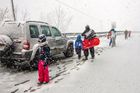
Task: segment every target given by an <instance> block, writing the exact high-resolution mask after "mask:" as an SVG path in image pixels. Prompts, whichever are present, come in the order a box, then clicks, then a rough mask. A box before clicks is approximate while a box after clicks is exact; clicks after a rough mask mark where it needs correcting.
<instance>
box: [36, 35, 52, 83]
mask: <svg viewBox="0 0 140 93" xmlns="http://www.w3.org/2000/svg"><path fill="white" fill-rule="evenodd" d="M38 41H39V43H40V45H41V46H39V48H38V51H37V52H38V54H39V60H38V81H39V82H38V84H42V83H48V82H49V70H48V62H49V61H50V47H49V46H48V45H47V43H45V42H46V36H45V35H44V34H42V35H40V36H39V40H38Z"/></svg>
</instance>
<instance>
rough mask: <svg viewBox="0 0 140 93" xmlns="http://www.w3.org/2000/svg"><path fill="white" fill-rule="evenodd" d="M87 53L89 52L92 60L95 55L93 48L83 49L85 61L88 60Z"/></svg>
mask: <svg viewBox="0 0 140 93" xmlns="http://www.w3.org/2000/svg"><path fill="white" fill-rule="evenodd" d="M89 51H90V55H91V57H92V58H94V56H95V54H94V52H95V51H94V47H92V48H89V49H84V55H85V59H86V60H87V59H88V55H89Z"/></svg>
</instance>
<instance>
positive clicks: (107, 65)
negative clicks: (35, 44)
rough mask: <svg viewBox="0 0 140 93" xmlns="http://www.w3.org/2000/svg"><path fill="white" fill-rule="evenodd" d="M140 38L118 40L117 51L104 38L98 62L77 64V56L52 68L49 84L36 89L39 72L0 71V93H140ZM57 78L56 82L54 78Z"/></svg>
mask: <svg viewBox="0 0 140 93" xmlns="http://www.w3.org/2000/svg"><path fill="white" fill-rule="evenodd" d="M139 41H140V35H136V36H135V35H134V36H133V37H132V38H129V39H128V40H124V37H123V36H118V37H117V47H115V48H110V47H108V42H109V40H107V39H106V38H101V44H100V46H98V47H96V58H95V60H94V62H93V60H91V59H90V57H89V60H88V61H85V62H83V61H80V62H78V61H77V56H76V55H75V56H74V57H72V58H69V59H63V60H61V61H60V62H58V63H57V64H54V65H51V66H50V76H51V77H50V78H51V79H52V80H51V81H50V83H49V84H46V85H42V86H37V71H33V72H18V73H13V72H11V71H10V70H7V69H5V68H3V67H2V68H0V76H1V77H0V93H30V92H35V93H56V92H57V93H93V92H94V93H140V89H139V87H140V76H139V73H140V68H139V65H140V63H139V59H140V58H139V54H140V53H139V51H140V44H139V43H138V42H139ZM54 77H55V78H54Z"/></svg>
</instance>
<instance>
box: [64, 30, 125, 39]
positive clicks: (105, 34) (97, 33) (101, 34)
mask: <svg viewBox="0 0 140 93" xmlns="http://www.w3.org/2000/svg"><path fill="white" fill-rule="evenodd" d="M116 32H117V35H122V34H124V31H116ZM63 34H64V35H65V36H66V37H68V38H71V39H75V38H76V37H77V35H78V34H81V33H63ZM107 34H108V32H96V35H97V36H98V37H106V36H107Z"/></svg>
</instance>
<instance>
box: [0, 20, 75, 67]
mask: <svg viewBox="0 0 140 93" xmlns="http://www.w3.org/2000/svg"><path fill="white" fill-rule="evenodd" d="M40 34H45V35H46V38H47V43H48V45H49V46H50V48H51V54H52V56H55V55H58V54H61V53H63V54H64V55H65V56H66V57H71V56H73V54H74V49H73V41H72V40H69V39H68V38H66V37H64V36H63V35H62V34H61V32H60V31H59V30H58V29H57V28H56V27H54V26H51V25H49V24H48V23H45V22H40V21H26V22H13V21H7V22H4V23H3V24H1V26H0V61H1V62H2V63H4V62H6V63H7V64H11V63H12V64H15V62H16V64H17V62H18V63H21V62H28V63H32V62H34V60H35V55H36V44H38V36H39V35H40ZM9 60H10V62H9Z"/></svg>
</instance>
